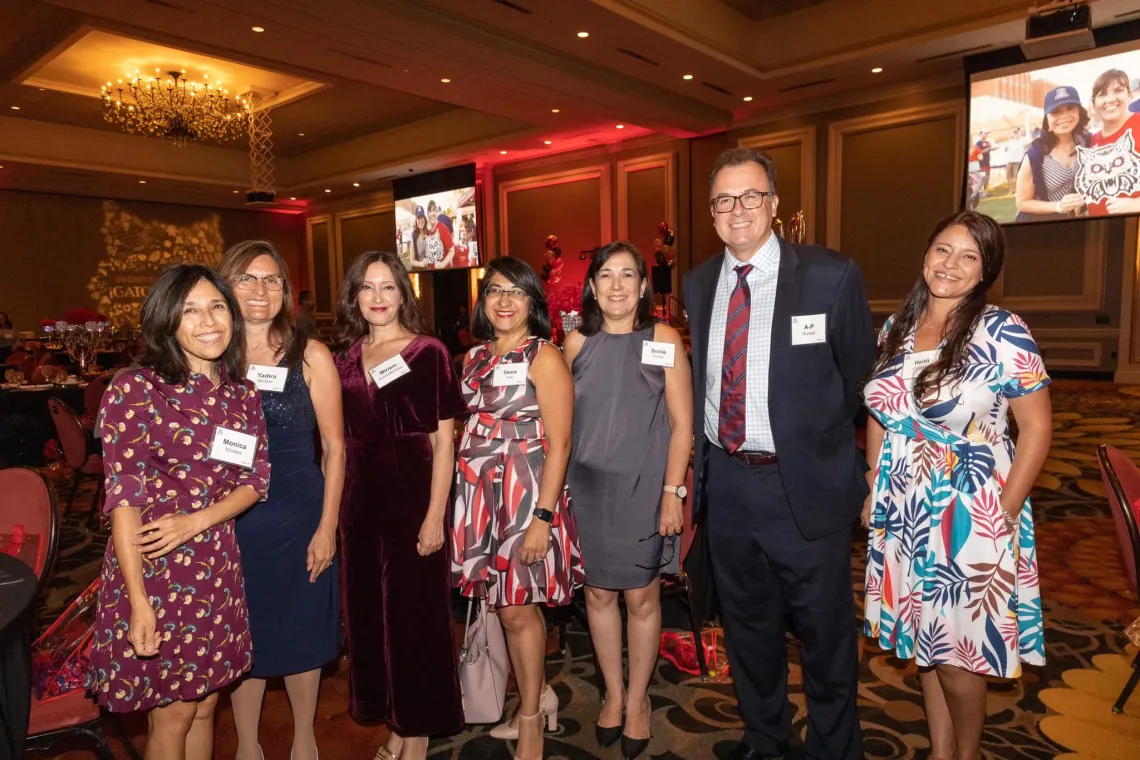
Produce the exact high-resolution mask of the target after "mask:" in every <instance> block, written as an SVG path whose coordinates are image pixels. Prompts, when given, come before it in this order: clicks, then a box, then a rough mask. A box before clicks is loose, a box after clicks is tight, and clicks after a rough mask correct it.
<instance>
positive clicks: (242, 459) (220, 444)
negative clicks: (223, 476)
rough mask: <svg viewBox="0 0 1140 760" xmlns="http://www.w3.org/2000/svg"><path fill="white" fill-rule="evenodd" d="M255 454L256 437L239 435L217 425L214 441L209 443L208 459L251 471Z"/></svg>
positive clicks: (237, 432)
mask: <svg viewBox="0 0 1140 760" xmlns="http://www.w3.org/2000/svg"><path fill="white" fill-rule="evenodd" d="M256 454H257V436H255V435H250V434H249V433H241V432H239V431H237V430H230V429H229V428H227V427H222V426H221V425H218V426H217V427H216V428H214V440H213V441H211V442H210V456H209V459H212V460H214V461H215V462H226V463H227V464H236V465H237V466H238V467H244V468H245V469H247V470H252V469H253V459H254V456H255V455H256Z"/></svg>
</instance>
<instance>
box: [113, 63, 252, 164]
mask: <svg viewBox="0 0 1140 760" xmlns="http://www.w3.org/2000/svg"><path fill="white" fill-rule="evenodd" d="M99 97H100V99H101V100H102V101H103V116H104V118H106V120H107V121H109V122H111V123H112V124H117V125H119V126H120V127H122V129H123V131H125V132H129V133H131V134H136V135H147V136H149V137H161V138H164V139H168V140H171V141H172V142H173V143H174V144H175V145H176V146H178V147H180V148H181V147H184V146H185V145H187V144H188V143H191V142H197V141H204V140H211V141H216V142H224V141H226V140H236V139H238V138H241V137H244V136H246V135H247V134H248V133H249V126H248V125H249V109H250V104H249V102H248V101H246V100H245V99H244V98H242V97H240V96H235V97H233V98H232V99H231V97H230V94H229V90H226V89H225V88H224V87H223V86H222V84H221V83H220V82H218V81H217V80H208V79H207V80H206V81H203V82H201V83H198V82H188V81H187V79H186V72H185V71H168V72H166V77H165V78H163V77H162V74H161V72H160V71H158V70H156V71H155V73H154V76H152V77H147V78H146V79H144V78H143V77H142V76H141V75H140V74H139V72H138V71H135V73H134V74H133V75H128V77H127V79H126V80H125V81H124V80H119V83H118V85H115V84H112V83H111V82H107V84H105V85H103V86H102V88H101V91H100V93H99Z"/></svg>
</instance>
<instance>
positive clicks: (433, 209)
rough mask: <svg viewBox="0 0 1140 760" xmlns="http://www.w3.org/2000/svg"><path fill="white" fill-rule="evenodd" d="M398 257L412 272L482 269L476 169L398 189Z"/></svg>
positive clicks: (433, 175)
mask: <svg viewBox="0 0 1140 760" xmlns="http://www.w3.org/2000/svg"><path fill="white" fill-rule="evenodd" d="M392 195H393V198H394V200H395V204H396V251H397V253H398V254H399V256H400V260H401V261H403V262H404V266H405V267H407V268H408V271H409V272H432V271H437V270H441V269H466V268H470V267H477V266H481V261H482V257H481V246H480V239H479V214H478V210H477V198H478V192H477V184H476V182H475V164H465V165H463V166H456V167H453V168H451V169H443V170H440V171H436V172H429V173H426V174H421V175H419V176H415V177H407V178H404V179H398V180H396V181H394V182H393V183H392Z"/></svg>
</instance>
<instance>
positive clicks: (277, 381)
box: [245, 364, 289, 393]
mask: <svg viewBox="0 0 1140 760" xmlns="http://www.w3.org/2000/svg"><path fill="white" fill-rule="evenodd" d="M245 376H246V378H247V379H249V380H252V381H253V384H254V385H256V386H257V389H258V390H259V391H272V392H274V393H280V392H281V391H283V390H285V379H286V378H287V377H289V368H288V367H270V366H268V365H265V364H251V365H249V371H248V372H246V373H245Z"/></svg>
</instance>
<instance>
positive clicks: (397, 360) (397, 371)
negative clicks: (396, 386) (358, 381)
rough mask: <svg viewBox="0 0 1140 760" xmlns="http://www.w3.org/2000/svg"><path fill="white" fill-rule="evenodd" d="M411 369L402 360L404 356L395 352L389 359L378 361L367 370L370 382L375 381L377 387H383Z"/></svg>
mask: <svg viewBox="0 0 1140 760" xmlns="http://www.w3.org/2000/svg"><path fill="white" fill-rule="evenodd" d="M411 371H412V370H411V368H410V367H408V363H407V362H406V361H404V357H402V356H400V355H399V354H396V355H395V356H393V357H392V358H391V359H388V360H387V361H383V362H380V363H379V364H377V365H376V366H375V367H373V368H372V369H370V370H368V374H370V375H372V382H374V383H376V387H377V388H383V387H384V386H385V385H387V384H388V383H390V382H392V381H393V380H395V379H396V378H397V377H403V376H404V375H406V374H408V373H409V372H411Z"/></svg>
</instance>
